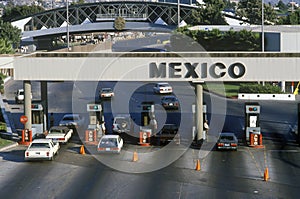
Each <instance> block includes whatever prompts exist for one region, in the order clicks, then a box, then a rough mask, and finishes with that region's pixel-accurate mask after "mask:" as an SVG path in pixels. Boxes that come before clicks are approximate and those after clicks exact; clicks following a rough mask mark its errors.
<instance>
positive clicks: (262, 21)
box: [261, 0, 265, 52]
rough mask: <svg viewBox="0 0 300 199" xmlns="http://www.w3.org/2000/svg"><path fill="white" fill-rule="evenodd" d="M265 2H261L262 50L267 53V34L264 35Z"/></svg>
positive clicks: (262, 0)
mask: <svg viewBox="0 0 300 199" xmlns="http://www.w3.org/2000/svg"><path fill="white" fill-rule="evenodd" d="M264 21H265V19H264V0H261V50H262V52H265V33H264Z"/></svg>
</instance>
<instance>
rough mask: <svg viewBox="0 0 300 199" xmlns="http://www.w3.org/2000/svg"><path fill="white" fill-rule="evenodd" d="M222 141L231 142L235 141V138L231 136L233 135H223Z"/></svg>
mask: <svg viewBox="0 0 300 199" xmlns="http://www.w3.org/2000/svg"><path fill="white" fill-rule="evenodd" d="M220 139H221V140H230V141H232V140H234V138H233V136H231V135H221V137H220Z"/></svg>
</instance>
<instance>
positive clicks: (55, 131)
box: [46, 126, 73, 144]
mask: <svg viewBox="0 0 300 199" xmlns="http://www.w3.org/2000/svg"><path fill="white" fill-rule="evenodd" d="M72 134H73V129H69V128H68V127H66V126H53V127H51V128H50V130H49V133H48V135H47V136H46V138H48V139H52V140H53V142H60V143H64V144H65V143H67V142H68V141H69V140H70V138H71V137H72Z"/></svg>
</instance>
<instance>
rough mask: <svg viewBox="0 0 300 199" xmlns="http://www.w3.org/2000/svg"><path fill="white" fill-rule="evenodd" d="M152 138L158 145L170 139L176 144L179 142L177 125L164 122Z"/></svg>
mask: <svg viewBox="0 0 300 199" xmlns="http://www.w3.org/2000/svg"><path fill="white" fill-rule="evenodd" d="M153 138H154V140H155V142H156V144H158V145H161V144H162V143H163V144H165V143H168V142H171V141H174V142H175V143H176V144H180V135H179V132H178V126H177V125H176V124H165V125H164V126H163V128H162V129H161V130H160V131H159V132H158V133H157V134H155V135H154V136H153Z"/></svg>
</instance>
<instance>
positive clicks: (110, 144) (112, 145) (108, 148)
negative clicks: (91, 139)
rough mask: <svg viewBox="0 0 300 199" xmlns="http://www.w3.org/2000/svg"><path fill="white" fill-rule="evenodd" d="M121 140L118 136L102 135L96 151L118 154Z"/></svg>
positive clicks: (121, 145) (121, 144)
mask: <svg viewBox="0 0 300 199" xmlns="http://www.w3.org/2000/svg"><path fill="white" fill-rule="evenodd" d="M122 147H123V139H122V138H121V137H120V136H119V135H104V136H102V137H101V139H100V141H99V143H98V147H97V151H98V152H101V153H120V152H121V149H122Z"/></svg>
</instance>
